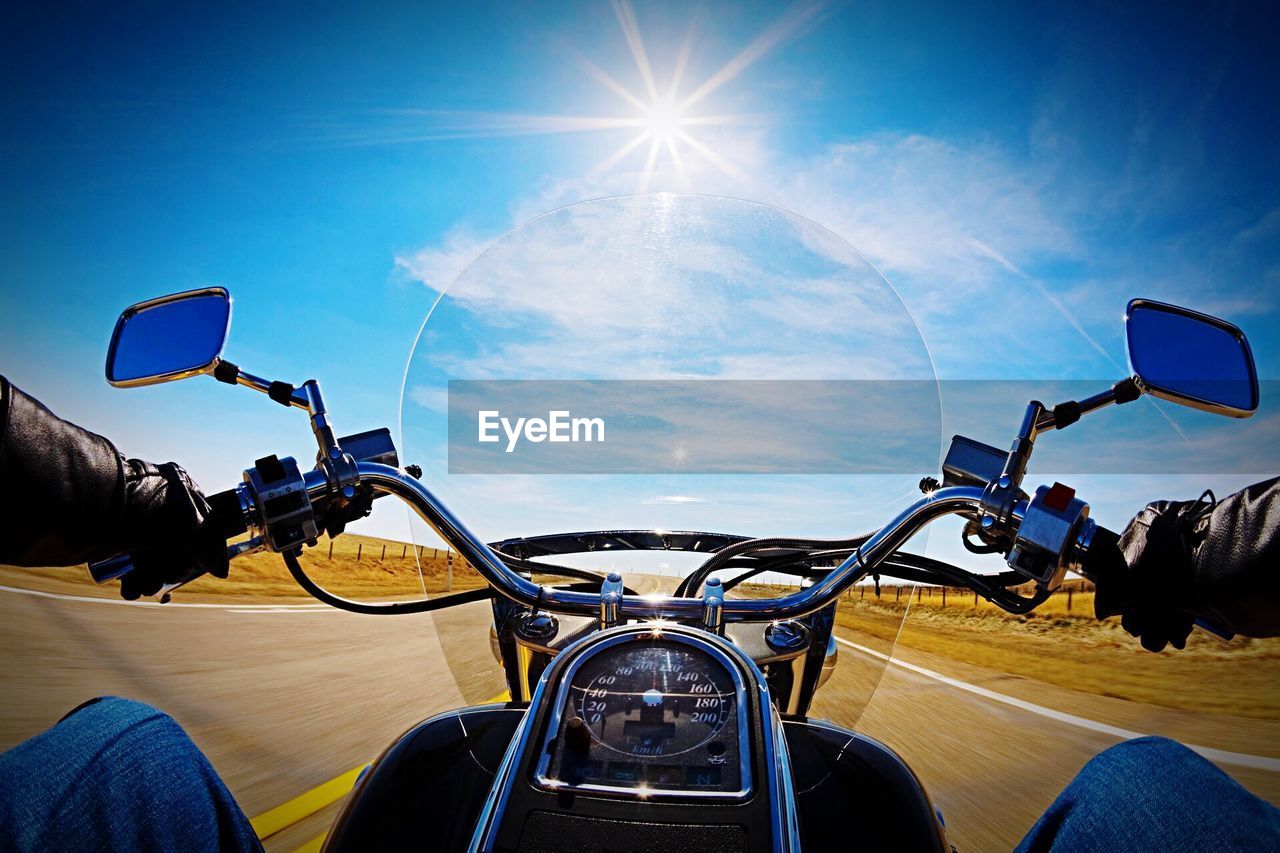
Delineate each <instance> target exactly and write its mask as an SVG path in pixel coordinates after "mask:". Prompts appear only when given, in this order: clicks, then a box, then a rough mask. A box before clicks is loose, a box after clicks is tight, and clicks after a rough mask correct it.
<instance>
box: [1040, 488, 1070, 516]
mask: <svg viewBox="0 0 1280 853" xmlns="http://www.w3.org/2000/svg"><path fill="white" fill-rule="evenodd" d="M1075 497H1076V490H1075V489H1073V488H1071V487H1070V486H1064V485H1062V484H1061V483H1054V484H1053V485H1052V486H1050V487H1049V491H1047V492H1045V493H1044V505H1045V506H1047V507H1049V509H1055V510H1057V511H1058V512H1066V509H1067V506H1068V505H1069V504H1070V503H1071V502H1072V501H1073V500H1075Z"/></svg>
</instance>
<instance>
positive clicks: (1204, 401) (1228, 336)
mask: <svg viewBox="0 0 1280 853" xmlns="http://www.w3.org/2000/svg"><path fill="white" fill-rule="evenodd" d="M1125 334H1126V337H1127V339H1128V346H1129V364H1130V366H1131V367H1132V368H1133V373H1134V377H1135V378H1136V379H1137V381H1138V382H1139V384H1140V385H1141V386H1142V389H1143V390H1144V391H1146V392H1147V393H1149V394H1152V395H1153V396H1156V397H1159V398H1161V399H1162V400H1169V401H1170V402H1173V403H1178V404H1181V405H1183V406H1191V407H1192V408H1196V409H1203V410H1204V411H1207V412H1213V413H1215V414H1219V415H1230V416H1231V417H1234V418H1247V417H1249V416H1250V415H1252V414H1253V413H1254V412H1255V411H1256V410H1257V408H1258V374H1257V370H1256V368H1255V367H1254V364H1253V353H1252V352H1251V351H1250V350H1249V341H1248V340H1246V339H1245V336H1244V332H1242V331H1240V329H1238V328H1237V327H1235V326H1233V325H1232V324H1230V323H1228V322H1226V321H1225V320H1219V319H1217V318H1216V317H1210V316H1209V315H1208V314H1201V313H1199V312H1198V311H1192V310H1190V309H1187V308H1179V307H1178V306H1176V305H1167V304H1165V303H1163V302H1153V301H1152V300H1150V299H1135V300H1133V301H1132V302H1130V303H1129V307H1128V310H1126V312H1125Z"/></svg>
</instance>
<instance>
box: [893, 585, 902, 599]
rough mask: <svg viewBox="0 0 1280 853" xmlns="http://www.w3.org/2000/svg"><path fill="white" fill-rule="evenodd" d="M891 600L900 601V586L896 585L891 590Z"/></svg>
mask: <svg viewBox="0 0 1280 853" xmlns="http://www.w3.org/2000/svg"><path fill="white" fill-rule="evenodd" d="M893 600H894V601H901V600H902V584H898V585H897V586H895V587H894V588H893Z"/></svg>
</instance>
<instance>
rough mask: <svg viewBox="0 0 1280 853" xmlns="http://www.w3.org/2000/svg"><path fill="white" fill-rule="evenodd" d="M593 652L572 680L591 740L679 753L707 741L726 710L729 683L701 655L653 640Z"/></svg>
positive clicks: (640, 751) (624, 749) (641, 751)
mask: <svg viewBox="0 0 1280 853" xmlns="http://www.w3.org/2000/svg"><path fill="white" fill-rule="evenodd" d="M628 652H629V653H628V654H625V655H610V654H605V655H600V656H598V657H597V658H595V659H593V660H591V661H589V662H588V663H587V664H586V665H585V666H583V668H582V669H581V670H580V671H579V672H578V673H577V677H576V678H575V679H574V684H573V692H574V696H573V697H572V700H571V701H572V702H573V704H574V705H575V706H576V707H575V710H576V711H577V714H578V716H579V717H581V719H582V721H583V722H584V723H585V724H586V727H587V729H588V730H589V731H590V733H591V737H592V739H593V740H594V741H595V742H597V743H599V744H601V745H603V746H605V747H607V748H608V749H611V750H613V751H615V752H620V753H623V754H625V755H636V756H642V755H678V754H680V753H682V752H688V751H689V750H691V749H696V748H697V747H700V746H702V745H703V744H705V743H707V742H708V741H711V740H712V739H713V738H715V737H716V735H718V734H719V733H720V730H721V729H723V728H724V725H725V721H726V720H728V719H729V716H730V715H731V714H732V713H733V705H734V701H735V692H734V685H733V683H732V682H731V681H730V680H729V677H728V674H727V673H726V672H725V671H724V670H723V668H721V667H720V666H718V665H716V664H714V663H713V662H712V661H711V660H710V659H708V658H707V657H706V656H705V655H703V654H700V653H698V652H696V651H693V650H691V649H685V648H679V647H671V646H667V647H657V648H652V649H644V650H637V649H635V648H631V649H629V650H628Z"/></svg>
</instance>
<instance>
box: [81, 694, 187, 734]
mask: <svg viewBox="0 0 1280 853" xmlns="http://www.w3.org/2000/svg"><path fill="white" fill-rule="evenodd" d="M79 714H92V715H93V716H94V717H96V718H98V721H99V722H106V721H110V722H111V723H112V724H113V725H114V726H118V727H120V728H128V727H129V726H131V725H134V724H135V723H139V722H142V721H143V720H148V719H152V718H156V717H160V718H164V719H168V714H166V713H165V712H164V711H161V710H160V709H158V708H153V707H152V706H150V705H147V704H146V703H144V702H138V701H136V700H134V699H125V698H122V697H120V696H97V697H95V698H93V699H90V700H89V701H87V702H82V703H81V704H79V705H77V706H76V707H74V708H72V709H71V710H70V711H68V712H67V713H66V714H65V715H64V716H63V717H62V719H61V720H59V721H58V722H59V723H61V722H64V721H66V720H69V719H71V718H72V717H75V716H77V715H79Z"/></svg>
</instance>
